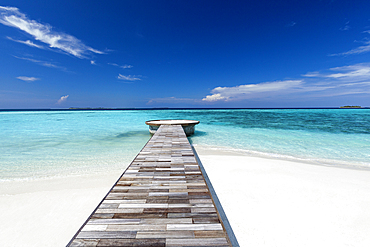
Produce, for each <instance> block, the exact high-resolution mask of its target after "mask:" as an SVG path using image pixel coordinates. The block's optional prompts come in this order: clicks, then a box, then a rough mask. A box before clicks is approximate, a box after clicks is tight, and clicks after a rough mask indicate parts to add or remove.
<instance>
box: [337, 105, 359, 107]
mask: <svg viewBox="0 0 370 247" xmlns="http://www.w3.org/2000/svg"><path fill="white" fill-rule="evenodd" d="M340 108H362V107H361V106H358V105H345V106H341V107H340Z"/></svg>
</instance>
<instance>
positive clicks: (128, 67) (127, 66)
mask: <svg viewBox="0 0 370 247" xmlns="http://www.w3.org/2000/svg"><path fill="white" fill-rule="evenodd" d="M108 64H109V65H113V66H116V67H120V68H122V69H131V68H132V67H134V66H132V65H127V64H125V65H118V64H116V63H108Z"/></svg>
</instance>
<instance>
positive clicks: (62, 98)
mask: <svg viewBox="0 0 370 247" xmlns="http://www.w3.org/2000/svg"><path fill="white" fill-rule="evenodd" d="M68 97H69V95H65V96H62V97H60V99H59V100H58V102H57V104H58V105H60V104H62V103H64V102H65V101H66V100H67V99H68Z"/></svg>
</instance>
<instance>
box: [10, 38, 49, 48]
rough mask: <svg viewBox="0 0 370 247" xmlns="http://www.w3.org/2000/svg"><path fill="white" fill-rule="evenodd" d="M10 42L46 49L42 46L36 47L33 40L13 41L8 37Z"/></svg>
mask: <svg viewBox="0 0 370 247" xmlns="http://www.w3.org/2000/svg"><path fill="white" fill-rule="evenodd" d="M7 38H8V39H9V40H11V41H14V42H18V43H21V44H25V45H28V46H31V47H36V48H39V49H45V48H44V47H43V46H41V45H36V44H35V43H33V42H32V41H31V40H26V41H23V40H16V39H12V38H11V37H7Z"/></svg>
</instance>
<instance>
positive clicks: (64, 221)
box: [0, 147, 370, 246]
mask: <svg viewBox="0 0 370 247" xmlns="http://www.w3.org/2000/svg"><path fill="white" fill-rule="evenodd" d="M195 148H196V150H197V153H198V155H199V157H200V159H201V162H202V164H203V166H204V168H205V170H206V172H207V174H208V176H209V178H210V180H211V182H212V185H213V187H214V189H215V190H216V193H217V195H218V198H219V200H220V201H221V204H222V206H223V209H224V211H225V212H226V215H227V217H228V219H229V222H230V224H231V226H232V228H233V230H234V233H235V235H236V237H237V239H238V241H239V244H240V246H370V235H369V234H368V233H369V232H370V212H369V210H368V209H369V208H370V172H369V171H362V170H353V169H343V168H334V167H322V166H317V165H309V164H303V163H297V162H291V161H284V160H274V159H264V158H256V157H249V156H246V155H242V154H235V153H226V152H222V153H220V152H217V153H215V152H213V151H210V150H206V149H202V147H195ZM122 172H123V170H122V171H114V172H106V173H104V174H100V175H99V176H97V175H90V176H85V177H73V178H60V179H53V180H44V181H30V182H18V183H13V184H8V186H6V187H4V186H2V187H1V189H0V218H1V220H2V224H1V229H0V239H1V240H2V244H3V245H4V246H65V245H66V244H67V243H68V241H69V240H70V239H71V238H72V236H73V235H74V234H75V232H76V231H77V230H78V229H79V227H80V226H81V225H82V224H83V222H84V221H85V220H86V219H87V217H88V216H89V215H90V214H91V212H92V211H93V210H94V209H95V207H96V206H97V205H98V203H99V202H100V201H101V200H102V198H103V197H104V196H105V194H106V193H107V192H108V190H109V189H110V188H111V186H112V185H113V184H114V182H115V181H116V180H117V179H118V177H119V176H120V174H121V173H122Z"/></svg>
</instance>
